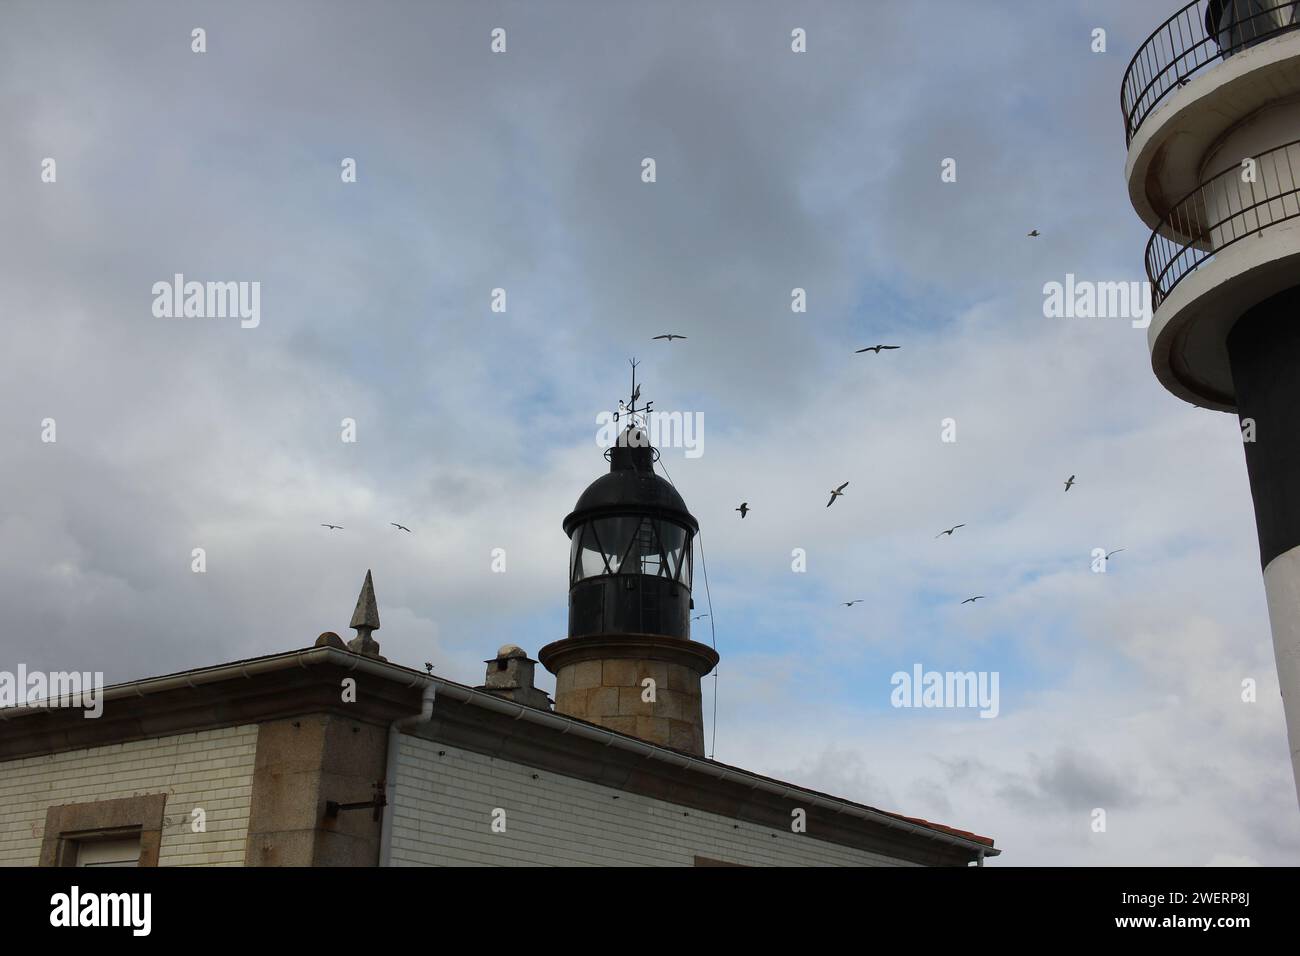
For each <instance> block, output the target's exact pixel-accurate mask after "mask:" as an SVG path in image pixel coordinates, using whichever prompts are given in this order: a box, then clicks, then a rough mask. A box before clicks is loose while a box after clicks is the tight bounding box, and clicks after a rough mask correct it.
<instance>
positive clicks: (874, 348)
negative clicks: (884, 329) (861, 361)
mask: <svg viewBox="0 0 1300 956" xmlns="http://www.w3.org/2000/svg"><path fill="white" fill-rule="evenodd" d="M901 348H902V346H901V345H870V346H867V347H866V348H865V349H858V350H857V351H856V352H854V353H853V354H854V355H861V354H862V353H863V352H875V353H876V354H877V355H879V354H880V350H881V349H901Z"/></svg>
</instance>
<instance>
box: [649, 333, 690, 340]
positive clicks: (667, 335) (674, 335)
mask: <svg viewBox="0 0 1300 956" xmlns="http://www.w3.org/2000/svg"><path fill="white" fill-rule="evenodd" d="M684 338H686V336H684V335H678V334H677V333H676V332H665V333H664V334H663V335H656V336H655V337H654V339H651V341H655V340H657V339H667V340H668V341H669V342H671V341H672V340H673V339H684Z"/></svg>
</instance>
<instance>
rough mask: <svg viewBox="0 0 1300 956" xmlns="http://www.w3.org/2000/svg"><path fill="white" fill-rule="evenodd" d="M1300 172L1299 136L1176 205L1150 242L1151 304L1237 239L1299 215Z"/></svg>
mask: <svg viewBox="0 0 1300 956" xmlns="http://www.w3.org/2000/svg"><path fill="white" fill-rule="evenodd" d="M1297 173H1300V140H1295V141H1293V142H1290V143H1287V144H1286V145H1284V146H1278V147H1276V148H1274V149H1270V150H1269V151H1268V152H1266V153H1261V154H1260V155H1259V156H1256V157H1254V167H1253V169H1251V168H1249V167H1247V166H1246V165H1244V164H1241V165H1236V166H1233V167H1231V168H1230V169H1225V170H1224V171H1223V172H1221V173H1219V174H1218V175H1217V176H1214V177H1213V178H1211V179H1209V180H1207V181H1206V182H1204V183H1202V184H1201V185H1200V186H1197V187H1196V188H1195V189H1194V190H1192V191H1191V192H1190V193H1188V194H1187V195H1186V196H1184V197H1183V198H1182V199H1181V200H1179V201H1178V202H1177V203H1175V204H1174V206H1173V208H1172V209H1170V210H1169V212H1168V213H1167V214H1166V215H1165V217H1164V218H1163V219H1162V220H1161V221H1160V225H1159V226H1157V227H1156V231H1155V232H1154V233H1152V234H1151V239H1150V240H1149V241H1148V242H1147V249H1146V269H1147V278H1148V279H1150V280H1151V301H1152V304H1153V305H1157V306H1158V305H1159V304H1160V303H1161V302H1163V301H1164V299H1165V298H1166V297H1167V296H1168V295H1169V293H1170V292H1172V291H1173V290H1174V286H1176V285H1178V283H1179V282H1181V281H1182V280H1183V279H1184V278H1185V277H1186V276H1187V275H1188V273H1190V272H1193V271H1195V270H1196V269H1198V268H1199V267H1200V266H1202V265H1204V264H1205V263H1206V262H1207V261H1208V260H1210V259H1212V258H1213V257H1214V256H1215V255H1217V254H1218V253H1220V252H1222V251H1223V250H1224V249H1226V248H1227V247H1228V246H1230V245H1232V244H1233V243H1235V242H1240V241H1241V240H1243V239H1248V238H1250V237H1251V236H1256V235H1260V234H1262V233H1263V232H1264V230H1266V229H1268V228H1269V227H1270V226H1274V225H1277V224H1278V223H1280V222H1285V221H1287V220H1288V219H1295V218H1297V217H1300V179H1297ZM1174 237H1179V238H1174Z"/></svg>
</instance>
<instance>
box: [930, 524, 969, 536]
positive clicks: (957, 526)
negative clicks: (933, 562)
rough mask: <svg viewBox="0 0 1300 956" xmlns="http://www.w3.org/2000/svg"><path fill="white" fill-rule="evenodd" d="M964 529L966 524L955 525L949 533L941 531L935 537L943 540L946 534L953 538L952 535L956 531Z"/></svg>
mask: <svg viewBox="0 0 1300 956" xmlns="http://www.w3.org/2000/svg"><path fill="white" fill-rule="evenodd" d="M964 527H966V526H965V525H964V524H955V525H953V526H952V527H951V528H949V529H948V530H947V531H940V532H939V533H938V534H936V535H935V537H936V538H942V537H943V536H944V535H945V534H946V535H948V537H952V533H953V532H954V531H956V530H957V529H958V528H964Z"/></svg>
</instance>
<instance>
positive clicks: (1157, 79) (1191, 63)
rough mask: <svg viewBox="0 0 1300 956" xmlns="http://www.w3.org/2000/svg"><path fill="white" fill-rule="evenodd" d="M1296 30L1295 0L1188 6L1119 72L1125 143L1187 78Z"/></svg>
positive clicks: (1298, 5)
mask: <svg viewBox="0 0 1300 956" xmlns="http://www.w3.org/2000/svg"><path fill="white" fill-rule="evenodd" d="M1298 28H1300V0H1193V2H1191V3H1189V4H1187V6H1185V7H1183V8H1182V9H1181V10H1179V11H1178V12H1177V13H1175V14H1174V15H1173V16H1171V17H1170V18H1169V19H1168V20H1166V21H1165V22H1164V23H1162V24H1161V25H1160V26H1159V27H1157V28H1156V30H1155V32H1154V33H1152V34H1151V36H1150V37H1148V38H1147V41H1146V42H1145V43H1143V44H1142V46H1141V48H1140V49H1139V50H1138V52H1137V54H1136V55H1135V56H1134V57H1133V60H1132V62H1130V63H1129V65H1128V69H1127V70H1126V71H1125V72H1124V82H1123V84H1122V85H1121V87H1120V107H1121V109H1122V110H1123V112H1124V141H1125V144H1126V145H1127V144H1132V142H1133V137H1134V136H1135V135H1136V134H1137V131H1138V128H1139V127H1140V126H1141V125H1142V123H1143V122H1144V121H1145V120H1146V119H1147V117H1149V116H1150V115H1151V113H1152V112H1153V111H1154V110H1155V108H1156V107H1157V106H1159V105H1160V104H1161V103H1162V102H1164V100H1165V98H1166V97H1168V96H1169V95H1170V94H1171V93H1173V92H1174V91H1176V90H1177V89H1178V88H1179V87H1182V86H1186V85H1187V83H1188V81H1189V80H1190V79H1191V77H1192V76H1194V75H1195V74H1197V73H1199V72H1201V71H1202V70H1205V69H1207V68H1209V67H1211V66H1214V65H1215V64H1217V63H1221V62H1223V61H1224V60H1227V59H1228V58H1229V57H1231V56H1234V55H1235V54H1237V53H1240V52H1241V51H1242V50H1245V49H1247V48H1249V47H1252V46H1255V45H1256V44H1259V43H1263V42H1264V41H1266V40H1269V39H1271V38H1273V37H1276V36H1279V35H1281V34H1283V33H1286V32H1288V31H1291V30H1295V29H1298Z"/></svg>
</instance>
